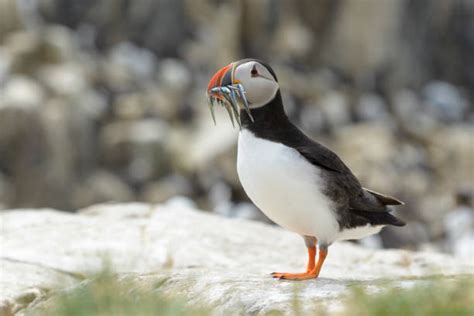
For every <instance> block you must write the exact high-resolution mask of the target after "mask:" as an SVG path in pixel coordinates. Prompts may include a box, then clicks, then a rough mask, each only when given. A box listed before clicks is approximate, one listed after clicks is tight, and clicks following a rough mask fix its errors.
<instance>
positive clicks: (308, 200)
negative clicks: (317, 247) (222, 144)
mask: <svg viewBox="0 0 474 316" xmlns="http://www.w3.org/2000/svg"><path fill="white" fill-rule="evenodd" d="M237 172H238V174H239V178H240V181H241V183H242V186H243V188H244V190H245V192H246V193H247V195H248V196H249V197H250V199H251V200H252V201H253V202H254V203H255V205H257V206H258V207H259V208H260V210H261V211H262V212H263V213H265V215H267V216H268V217H269V218H270V219H271V220H272V221H274V222H275V223H277V224H278V225H280V226H282V227H284V228H286V229H288V230H291V231H294V232H296V233H298V234H300V235H305V236H314V237H316V238H317V239H318V240H319V242H323V243H326V244H331V243H332V242H334V241H336V240H341V239H357V238H361V237H364V236H367V235H371V234H374V233H377V232H379V231H380V229H381V226H377V227H372V226H364V227H358V228H353V229H349V230H344V231H342V232H341V231H340V230H339V225H338V222H337V218H336V216H337V212H336V211H335V210H333V209H332V203H331V201H330V200H329V199H328V197H326V196H325V195H324V194H323V192H322V185H323V184H322V179H321V177H320V172H321V171H320V170H319V169H318V167H316V166H314V165H312V164H311V163H309V162H308V161H307V160H306V159H305V158H304V157H303V156H301V155H300V154H299V153H298V151H296V150H295V149H293V148H291V147H288V146H285V145H283V144H281V143H276V142H272V141H268V140H264V139H261V138H258V137H255V136H254V135H253V133H252V132H250V131H248V130H245V129H244V130H242V131H241V132H240V134H239V144H238V154H237Z"/></svg>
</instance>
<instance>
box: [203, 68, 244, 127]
mask: <svg viewBox="0 0 474 316" xmlns="http://www.w3.org/2000/svg"><path fill="white" fill-rule="evenodd" d="M235 65H236V63H231V64H229V65H227V66H225V67H223V68H221V69H219V71H217V72H216V73H215V74H214V76H212V78H211V80H210V81H209V84H208V85H207V97H208V103H209V110H210V111H211V115H212V119H213V121H214V124H215V123H216V118H215V116H214V103H217V104H220V105H221V106H223V107H224V108H225V109H226V110H227V113H229V118H230V120H231V122H232V125H233V126H234V120H236V121H237V123H238V124H239V126H240V127H242V125H241V121H240V113H239V103H240V104H242V106H243V108H244V109H245V110H246V111H247V113H248V115H249V117H250V119H251V120H252V122H253V117H252V114H251V113H250V107H249V104H248V102H247V98H246V97H245V91H244V87H243V86H242V85H241V84H240V83H239V82H238V81H234V69H235Z"/></svg>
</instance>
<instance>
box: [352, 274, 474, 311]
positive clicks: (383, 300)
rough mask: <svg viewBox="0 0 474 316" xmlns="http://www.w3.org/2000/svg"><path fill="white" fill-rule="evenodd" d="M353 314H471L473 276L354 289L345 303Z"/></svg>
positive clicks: (472, 307) (472, 308)
mask: <svg viewBox="0 0 474 316" xmlns="http://www.w3.org/2000/svg"><path fill="white" fill-rule="evenodd" d="M347 307H348V308H347V312H346V314H347V315H353V316H376V315H383V316H395V315H396V316H400V315H407V316H410V315H416V316H473V315H474V278H473V277H472V276H464V277H457V278H456V279H455V280H446V279H442V278H436V279H433V280H429V281H425V282H423V285H417V286H414V287H411V288H392V289H388V290H387V291H383V293H379V294H368V293H367V291H364V290H363V289H360V288H358V289H356V290H354V292H353V295H352V296H351V298H350V299H349V302H348V304H347Z"/></svg>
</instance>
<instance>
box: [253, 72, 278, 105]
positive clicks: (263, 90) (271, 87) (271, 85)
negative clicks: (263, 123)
mask: <svg viewBox="0 0 474 316" xmlns="http://www.w3.org/2000/svg"><path fill="white" fill-rule="evenodd" d="M252 79H253V80H252V84H251V85H250V86H249V87H246V92H247V93H246V95H247V99H248V101H249V102H250V103H251V104H250V105H251V107H253V108H256V107H261V106H263V105H265V104H267V103H268V102H270V101H271V100H272V99H273V98H274V97H275V94H276V92H277V91H278V84H277V83H276V82H273V81H270V80H267V79H263V78H252Z"/></svg>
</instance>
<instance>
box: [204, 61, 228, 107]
mask: <svg viewBox="0 0 474 316" xmlns="http://www.w3.org/2000/svg"><path fill="white" fill-rule="evenodd" d="M232 71H233V63H231V64H229V65H227V66H225V67H222V68H221V69H219V70H218V71H217V72H216V73H215V74H214V76H212V78H211V80H210V81H209V83H208V85H207V93H208V94H209V95H212V96H213V97H215V98H218V99H221V100H222V99H223V97H222V95H220V94H217V93H212V92H211V90H212V89H213V88H216V87H222V86H227V85H231V84H232Z"/></svg>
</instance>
